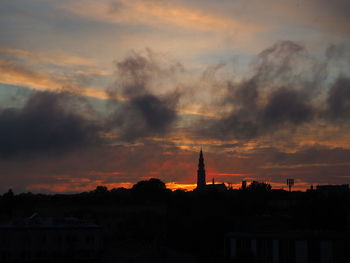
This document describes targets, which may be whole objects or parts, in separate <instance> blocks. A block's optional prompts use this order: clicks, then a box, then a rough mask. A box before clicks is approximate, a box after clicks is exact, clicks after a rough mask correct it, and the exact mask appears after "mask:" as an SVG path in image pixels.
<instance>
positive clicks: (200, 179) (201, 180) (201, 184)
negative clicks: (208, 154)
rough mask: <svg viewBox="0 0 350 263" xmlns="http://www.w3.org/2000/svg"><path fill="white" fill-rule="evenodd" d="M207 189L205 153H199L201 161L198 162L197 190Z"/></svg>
mask: <svg viewBox="0 0 350 263" xmlns="http://www.w3.org/2000/svg"><path fill="white" fill-rule="evenodd" d="M205 187H206V179H205V165H204V157H203V151H202V148H201V151H200V152H199V160H198V170H197V189H198V190H204V189H205Z"/></svg>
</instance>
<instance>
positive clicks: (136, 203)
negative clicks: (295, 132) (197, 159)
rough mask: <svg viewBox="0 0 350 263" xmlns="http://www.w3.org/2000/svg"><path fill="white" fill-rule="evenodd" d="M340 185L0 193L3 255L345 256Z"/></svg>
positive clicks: (161, 258) (48, 258)
mask: <svg viewBox="0 0 350 263" xmlns="http://www.w3.org/2000/svg"><path fill="white" fill-rule="evenodd" d="M349 197H350V195H349V193H348V192H347V191H336V190H332V191H315V190H314V191H308V192H291V193H290V192H287V191H283V190H271V189H270V188H266V187H265V188H264V187H256V188H248V189H245V190H232V189H230V190H227V191H223V192H219V191H215V189H212V190H207V191H202V192H198V191H197V192H196V191H193V192H184V191H181V190H177V191H174V192H172V191H170V190H168V189H166V188H165V185H164V184H163V183H162V182H161V181H159V180H156V179H153V180H150V181H143V182H140V183H138V184H136V185H135V186H134V187H133V188H132V189H123V188H119V189H112V190H110V191H108V190H107V189H106V188H105V187H97V188H96V190H94V191H92V192H85V193H80V194H74V195H42V194H31V193H24V194H18V195H13V194H12V192H11V191H9V192H8V193H6V194H4V195H3V196H2V197H1V199H0V204H1V214H0V217H1V226H0V231H1V234H0V246H1V247H0V260H1V261H2V262H6V261H8V262H14V261H16V262H22V261H23V262H24V261H25V262H31V261H35V262H63V261H67V260H74V261H77V262H350V253H349V251H350V243H349V234H348V233H349V226H350V220H349V219H350V217H349V211H350V207H349V200H350V198H349Z"/></svg>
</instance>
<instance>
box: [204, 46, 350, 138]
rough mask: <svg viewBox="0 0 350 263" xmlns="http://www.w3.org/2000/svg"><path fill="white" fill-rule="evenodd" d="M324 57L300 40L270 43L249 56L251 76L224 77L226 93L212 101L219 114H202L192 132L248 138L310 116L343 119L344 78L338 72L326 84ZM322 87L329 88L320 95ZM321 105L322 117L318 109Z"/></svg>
mask: <svg viewBox="0 0 350 263" xmlns="http://www.w3.org/2000/svg"><path fill="white" fill-rule="evenodd" d="M333 51H334V50H333ZM340 52H341V50H340ZM333 53H334V52H333ZM330 62H331V58H330V55H329V52H328V51H327V56H326V60H325V61H320V60H314V59H312V58H311V57H310V55H309V54H308V52H307V51H306V49H305V48H304V47H302V46H301V45H300V44H297V43H294V42H291V41H281V42H278V43H276V44H275V45H273V46H272V47H270V48H268V49H265V50H264V51H262V52H261V53H260V54H259V55H258V56H257V58H255V59H254V60H253V65H252V68H253V70H254V71H253V72H254V73H253V74H252V76H251V77H249V78H247V79H243V80H242V81H240V82H237V83H233V82H231V81H228V82H227V83H228V84H226V87H225V88H226V93H225V94H224V95H223V97H222V99H221V101H220V105H216V108H217V109H220V110H219V111H218V112H220V111H221V117H220V118H216V119H210V118H209V119H208V118H206V119H203V121H202V122H201V123H200V124H199V125H198V127H200V129H199V130H198V133H199V134H200V133H201V134H202V135H203V136H204V137H205V136H209V137H211V138H217V139H223V140H231V139H243V140H250V139H254V138H258V137H261V136H270V137H274V135H275V134H276V133H277V132H280V131H281V130H287V131H290V132H295V130H296V129H297V128H300V127H303V125H306V124H312V123H315V122H316V121H326V122H327V123H328V125H333V121H331V122H329V120H337V119H342V120H345V119H347V116H348V115H349V114H348V111H349V109H348V108H349V94H348V93H349V92H348V91H349V81H348V79H347V78H342V77H340V78H338V80H336V82H335V84H334V85H333V86H331V88H329V85H327V83H331V78H330V77H329V76H334V73H335V72H332V74H333V75H332V74H330V73H329V71H327V68H328V64H329V63H330ZM325 89H326V90H327V89H328V90H329V92H328V94H326V95H324V94H325V92H324V90H325ZM324 105H327V107H328V108H327V114H326V115H328V116H329V118H328V119H327V118H324V116H325V115H324V113H322V112H323V108H324ZM293 137H294V136H293Z"/></svg>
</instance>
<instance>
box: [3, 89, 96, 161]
mask: <svg viewBox="0 0 350 263" xmlns="http://www.w3.org/2000/svg"><path fill="white" fill-rule="evenodd" d="M77 100H78V99H77V97H75V96H74V95H73V94H69V93H67V92H60V93H58V92H56V93H52V92H47V91H43V92H36V93H34V94H33V95H32V96H31V97H30V98H29V99H28V101H27V102H26V104H25V105H24V106H23V108H21V109H18V108H3V109H1V111H0V144H1V148H0V157H2V158H12V157H17V156H22V157H28V156H31V155H36V154H44V155H46V154H59V153H65V152H67V151H71V150H74V149H76V148H81V147H86V146H89V145H92V144H94V143H96V142H97V141H99V140H100V139H99V135H98V132H99V129H98V127H97V125H95V124H94V123H93V122H92V121H91V120H89V119H88V118H87V117H85V116H84V115H83V114H82V113H77V112H75V111H76V110H77V108H76V107H81V105H80V103H81V101H77ZM77 105H79V106H77ZM74 108H75V109H74Z"/></svg>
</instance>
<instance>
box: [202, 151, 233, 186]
mask: <svg viewBox="0 0 350 263" xmlns="http://www.w3.org/2000/svg"><path fill="white" fill-rule="evenodd" d="M196 190H197V191H206V190H214V191H219V192H223V191H226V190H227V188H226V185H225V184H216V183H215V181H214V178H213V180H212V184H207V183H206V175H205V164H204V156H203V150H202V148H201V150H200V152H199V159H198V170H197V188H196Z"/></svg>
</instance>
